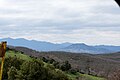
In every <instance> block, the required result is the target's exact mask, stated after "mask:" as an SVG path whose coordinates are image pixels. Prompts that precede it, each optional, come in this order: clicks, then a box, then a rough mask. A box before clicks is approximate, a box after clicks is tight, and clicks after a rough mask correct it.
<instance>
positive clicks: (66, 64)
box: [61, 61, 71, 71]
mask: <svg viewBox="0 0 120 80" xmlns="http://www.w3.org/2000/svg"><path fill="white" fill-rule="evenodd" d="M69 69H71V64H70V63H69V62H68V61H65V62H64V63H63V64H62V66H61V70H63V71H68V70H69Z"/></svg>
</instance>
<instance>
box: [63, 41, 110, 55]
mask: <svg viewBox="0 0 120 80" xmlns="http://www.w3.org/2000/svg"><path fill="white" fill-rule="evenodd" d="M62 50H63V51H67V52H76V53H110V52H111V51H110V50H108V49H104V48H97V47H95V46H88V45H86V44H84V43H81V44H72V45H70V46H68V47H66V48H64V49H62Z"/></svg>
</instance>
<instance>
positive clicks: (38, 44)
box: [0, 38, 120, 54]
mask: <svg viewBox="0 0 120 80" xmlns="http://www.w3.org/2000/svg"><path fill="white" fill-rule="evenodd" d="M0 41H7V42H8V45H12V46H22V47H28V48H31V49H34V50H37V51H66V52H76V53H93V54H95V53H97V54H98V53H113V52H119V51H120V46H108V45H98V46H89V45H86V44H84V43H75V44H73V43H61V44H55V43H51V42H45V41H36V40H26V39H24V38H18V39H12V38H3V39H0Z"/></svg>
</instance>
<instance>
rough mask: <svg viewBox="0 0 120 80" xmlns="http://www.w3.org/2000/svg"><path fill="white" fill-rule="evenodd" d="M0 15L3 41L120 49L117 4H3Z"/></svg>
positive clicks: (110, 0)
mask: <svg viewBox="0 0 120 80" xmlns="http://www.w3.org/2000/svg"><path fill="white" fill-rule="evenodd" d="M0 11H1V12H0V28H1V29H0V34H1V35H0V37H14V38H17V37H23V38H27V39H36V40H45V41H50V42H85V43H88V44H108V42H110V41H111V43H110V44H115V45H120V42H118V41H120V38H119V36H120V35H119V34H120V32H119V31H120V22H119V21H120V10H119V7H118V5H117V4H116V3H115V2H114V0H105V1H104V0H89V1H88V0H51V1H49V0H35V1H34V0H0ZM90 37H92V38H90ZM99 39H100V40H99ZM115 39H116V40H115Z"/></svg>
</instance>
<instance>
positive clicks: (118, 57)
mask: <svg viewBox="0 0 120 80" xmlns="http://www.w3.org/2000/svg"><path fill="white" fill-rule="evenodd" d="M10 49H14V50H16V51H20V52H22V53H23V54H26V55H29V56H34V57H37V58H43V57H44V58H46V59H54V60H55V61H57V62H60V63H62V62H64V61H69V63H70V64H71V66H72V68H74V69H77V70H79V71H80V72H81V73H85V74H88V73H89V74H92V75H97V76H104V77H107V76H109V75H111V73H113V72H114V71H116V70H117V69H120V53H119V52H118V53H110V54H99V55H97V54H87V53H86V54H84V53H81V54H77V53H70V52H60V51H53V52H38V51H35V50H32V49H29V48H25V47H10ZM88 68H89V69H88Z"/></svg>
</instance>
